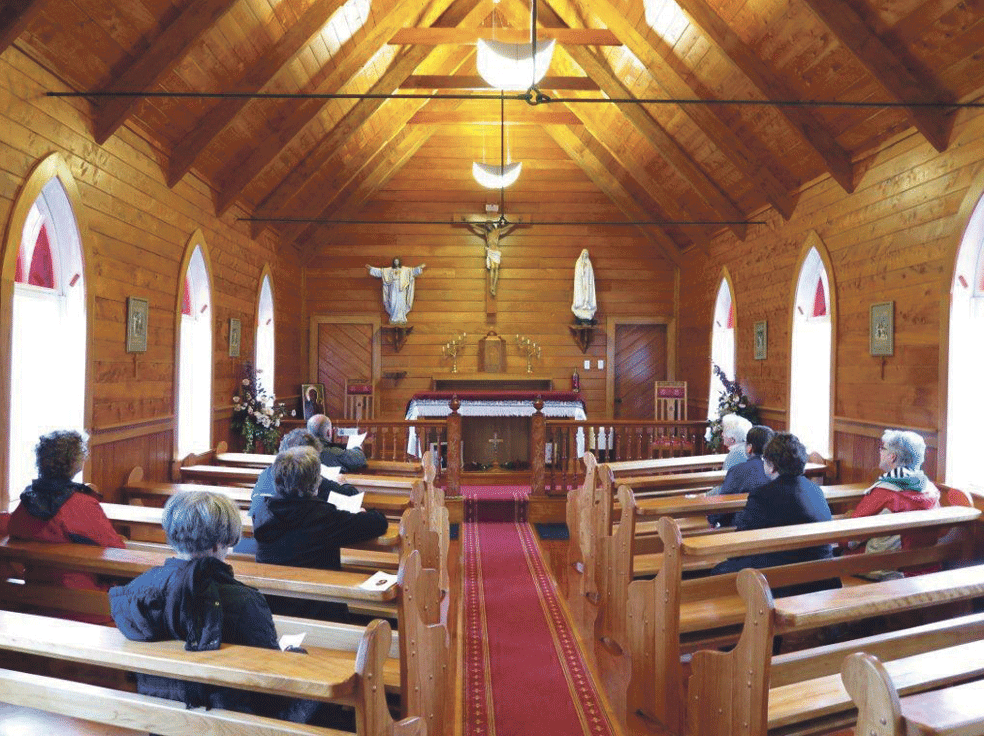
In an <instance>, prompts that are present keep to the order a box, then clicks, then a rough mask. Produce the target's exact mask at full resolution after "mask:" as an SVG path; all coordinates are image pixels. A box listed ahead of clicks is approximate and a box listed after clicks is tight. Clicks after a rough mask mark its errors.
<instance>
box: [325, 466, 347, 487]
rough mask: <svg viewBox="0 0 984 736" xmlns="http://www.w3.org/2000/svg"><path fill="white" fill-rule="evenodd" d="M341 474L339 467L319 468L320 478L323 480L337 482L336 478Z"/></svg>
mask: <svg viewBox="0 0 984 736" xmlns="http://www.w3.org/2000/svg"><path fill="white" fill-rule="evenodd" d="M341 474H342V469H341V468H340V467H334V468H329V467H328V466H327V465H322V466H321V477H322V478H324V479H325V480H333V481H335V482H336V483H337V482H338V476H340V475H341Z"/></svg>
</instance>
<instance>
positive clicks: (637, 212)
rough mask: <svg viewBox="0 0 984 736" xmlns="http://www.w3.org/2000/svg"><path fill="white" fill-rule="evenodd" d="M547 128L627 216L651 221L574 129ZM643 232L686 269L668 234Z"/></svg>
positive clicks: (645, 229) (653, 229) (653, 230)
mask: <svg viewBox="0 0 984 736" xmlns="http://www.w3.org/2000/svg"><path fill="white" fill-rule="evenodd" d="M543 129H544V130H545V131H547V134H548V135H549V136H550V137H551V138H553V139H554V140H555V141H556V142H557V145H559V146H560V147H561V148H562V149H564V152H565V153H566V154H567V155H568V156H569V157H570V159H571V160H572V161H574V163H576V164H577V165H578V166H580V167H581V169H582V170H583V171H584V173H585V174H587V175H588V177H589V178H590V179H591V181H593V182H594V183H595V184H596V185H597V186H598V188H599V189H601V191H603V192H604V193H605V194H606V196H607V197H608V198H609V199H610V200H611V201H612V203H613V204H614V205H615V206H616V207H618V208H619V209H620V210H622V212H623V213H625V215H626V217H628V218H630V219H632V220H648V219H650V215H649V213H648V212H646V211H645V210H644V209H643V208H642V207H641V206H640V205H639V203H638V202H636V201H635V199H634V198H633V197H632V195H631V194H630V193H629V192H628V191H626V189H625V187H623V186H622V183H621V182H620V181H619V180H618V177H616V176H615V175H614V174H613V173H612V172H611V171H609V170H608V167H607V166H605V165H604V163H602V162H601V161H600V160H599V159H598V158H597V157H596V156H595V155H594V153H593V152H591V151H590V150H589V148H588V147H587V146H585V145H584V143H583V142H582V141H581V139H580V138H578V137H577V135H576V134H575V133H574V132H573V131H572V130H571V129H570V128H568V127H566V126H564V125H545V126H544V128H543ZM639 229H640V230H641V231H642V232H643V234H645V236H646V238H648V239H649V241H650V242H652V243H653V244H654V245H655V246H656V247H657V248H658V249H659V251H660V252H661V253H662V254H663V255H665V256H666V258H667V259H668V260H670V261H671V262H672V263H673V264H674V265H676V266H677V267H682V266H683V255H682V254H681V253H680V249H679V248H677V246H676V243H674V242H673V240H672V239H670V237H669V236H667V235H666V233H664V232H663V231H662V230H661V229H660V228H658V227H653V226H641V225H640V226H639Z"/></svg>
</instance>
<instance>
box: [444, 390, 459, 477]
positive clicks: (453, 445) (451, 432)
mask: <svg viewBox="0 0 984 736" xmlns="http://www.w3.org/2000/svg"><path fill="white" fill-rule="evenodd" d="M448 406H450V407H451V414H450V415H449V416H448V424H447V427H448V428H447V432H448V495H451V496H458V495H461V415H460V414H459V413H458V409H459V408H460V407H461V402H460V401H459V400H458V395H457V394H454V395H452V396H451V401H450V402H448Z"/></svg>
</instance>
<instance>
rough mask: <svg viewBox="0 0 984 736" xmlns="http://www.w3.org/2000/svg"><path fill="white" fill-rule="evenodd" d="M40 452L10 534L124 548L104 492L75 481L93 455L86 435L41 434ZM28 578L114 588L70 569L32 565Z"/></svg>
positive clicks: (80, 586)
mask: <svg viewBox="0 0 984 736" xmlns="http://www.w3.org/2000/svg"><path fill="white" fill-rule="evenodd" d="M35 452H36V454H37V466H38V478H37V479H36V480H35V481H34V482H33V483H31V485H30V486H29V487H28V488H27V489H26V490H25V491H24V492H23V493H22V494H21V497H20V505H18V507H17V508H16V509H15V510H14V512H13V513H12V514H11V515H10V536H11V537H12V538H14V539H26V540H33V541H38V542H55V543H58V542H61V543H66V542H70V543H75V544H94V545H97V546H100V547H123V546H124V543H123V538H122V537H121V536H120V535H119V534H117V533H116V531H115V530H114V529H113V526H112V524H110V522H109V519H107V518H106V514H105V513H104V512H103V510H102V507H101V506H100V505H99V495H98V494H97V493H96V492H95V491H94V490H93V489H91V488H89V487H88V486H86V485H83V484H81V483H75V482H73V481H72V478H74V477H75V476H76V475H78V474H79V472H81V470H82V466H83V465H84V464H85V460H86V458H87V457H88V454H89V451H88V446H87V442H86V438H85V437H83V436H82V435H81V434H79V433H78V432H73V431H67V430H58V431H55V432H51V433H49V434H46V435H44V436H42V437H41V438H40V439H39V440H38V444H37V447H36V448H35ZM26 577H27V578H28V579H30V580H34V581H43V582H48V583H57V584H60V585H63V586H64V587H66V588H75V589H84V590H108V588H109V586H108V585H101V584H100V583H99V582H98V581H97V580H96V577H95V576H94V575H91V574H89V573H82V572H71V571H68V570H52V569H50V568H45V569H43V570H41V569H39V570H30V569H28V570H27V571H26ZM73 618H76V619H77V620H81V621H90V622H93V623H112V619H111V618H110V617H108V616H90V615H85V614H80V615H77V616H74V617H73Z"/></svg>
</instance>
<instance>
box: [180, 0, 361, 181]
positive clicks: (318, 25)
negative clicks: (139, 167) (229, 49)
mask: <svg viewBox="0 0 984 736" xmlns="http://www.w3.org/2000/svg"><path fill="white" fill-rule="evenodd" d="M344 4H345V0H318V2H316V3H314V4H313V5H312V6H311V7H309V8H308V9H307V10H306V11H304V14H303V15H301V17H300V18H298V19H297V22H295V23H294V24H292V25H291V26H290V27H289V28H288V29H287V32H286V33H284V35H283V36H281V37H280V39H279V40H278V41H277V42H276V43H275V44H274V45H273V46H271V47H270V48H269V49H267V51H266V53H264V54H263V55H262V56H261V57H260V58H259V59H257V60H256V61H255V62H254V63H253V65H252V66H251V67H250V68H249V69H247V70H246V71H245V72H244V73H243V74H242V76H240V77H239V79H238V80H237V81H236V82H235V84H233V86H232V91H237V92H262V91H263V90H264V89H265V88H266V87H267V85H268V84H270V82H271V81H273V79H274V78H276V76H277V75H278V74H280V72H281V71H282V70H283V69H284V68H285V67H286V66H287V65H288V64H290V63H291V62H292V61H293V60H294V59H295V58H296V57H297V55H298V54H299V53H300V52H301V51H303V50H304V49H305V48H306V47H307V46H308V44H310V42H311V40H312V39H313V38H314V37H315V36H317V35H318V34H319V33H321V30H322V29H323V28H324V27H325V24H327V23H328V21H329V20H330V19H331V17H332V15H334V13H335V11H337V10H338V9H339V8H340V7H342V5H344ZM249 102H250V100H249V99H248V98H240V99H230V100H221V101H220V102H219V103H218V104H217V105H215V106H214V107H213V108H212V109H211V110H209V111H208V113H206V114H205V115H204V116H203V117H202V118H200V119H199V120H198V121H197V122H196V123H195V125H194V126H193V127H192V129H191V130H190V131H188V133H187V135H185V136H183V137H182V139H181V140H180V141H178V143H177V144H176V145H175V146H174V148H173V150H172V151H171V156H170V158H169V160H168V167H167V185H168V187H173V186H174V185H175V184H177V183H178V182H179V181H180V180H181V179H182V178H183V177H184V175H185V174H187V173H188V172H189V171H190V170H191V168H192V167H193V166H194V165H195V162H196V161H197V160H198V157H199V156H200V155H201V154H202V152H203V151H204V150H205V149H206V148H208V146H209V145H210V144H211V143H212V141H214V140H215V139H216V138H217V137H218V136H219V135H220V134H221V133H222V131H223V130H225V129H226V127H228V126H229V124H230V123H232V121H233V120H235V118H236V116H237V115H238V114H239V113H240V111H241V110H242V109H243V108H244V107H246V105H248V104H249Z"/></svg>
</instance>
